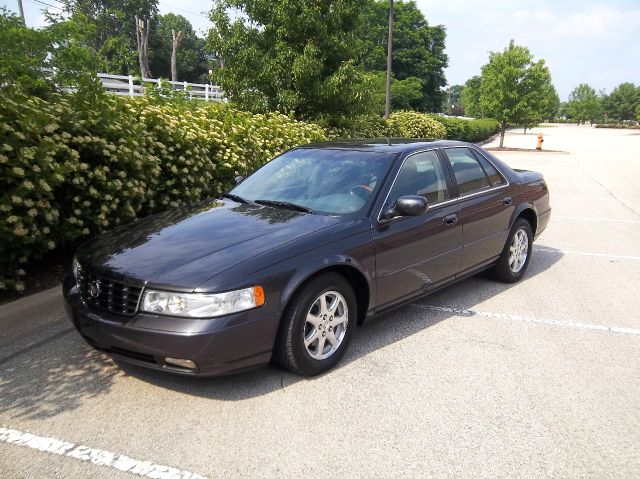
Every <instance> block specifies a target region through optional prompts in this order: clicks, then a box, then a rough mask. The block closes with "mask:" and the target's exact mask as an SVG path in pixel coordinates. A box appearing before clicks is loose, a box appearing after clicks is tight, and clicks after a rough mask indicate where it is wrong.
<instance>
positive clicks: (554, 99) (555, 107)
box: [542, 83, 560, 121]
mask: <svg viewBox="0 0 640 479" xmlns="http://www.w3.org/2000/svg"><path fill="white" fill-rule="evenodd" d="M559 112H560V96H559V95H558V92H557V91H556V88H555V87H554V86H553V84H551V83H550V84H549V89H548V91H547V107H546V108H545V110H544V112H543V115H542V119H543V120H546V121H554V120H555V119H556V118H557V117H558V113H559Z"/></svg>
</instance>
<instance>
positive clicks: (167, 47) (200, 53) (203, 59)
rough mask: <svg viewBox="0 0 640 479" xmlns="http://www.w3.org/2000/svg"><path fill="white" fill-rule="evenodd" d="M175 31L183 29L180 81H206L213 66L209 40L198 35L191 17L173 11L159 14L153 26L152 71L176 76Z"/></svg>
mask: <svg viewBox="0 0 640 479" xmlns="http://www.w3.org/2000/svg"><path fill="white" fill-rule="evenodd" d="M172 31H176V32H180V44H179V48H178V51H177V55H176V69H177V74H178V80H180V81H188V82H193V83H199V82H203V81H206V78H207V74H208V70H209V65H208V61H207V56H206V52H205V40H204V39H203V38H200V37H198V36H197V35H196V32H195V31H194V29H193V26H192V25H191V23H190V22H189V20H187V19H186V18H185V17H183V16H182V15H175V14H173V13H167V14H166V15H158V16H157V17H156V22H155V24H154V25H153V26H152V30H151V36H150V38H149V48H150V50H151V51H150V54H149V63H150V65H151V71H152V72H153V73H154V75H156V77H158V78H171V77H172V72H171V56H172V52H173V34H172Z"/></svg>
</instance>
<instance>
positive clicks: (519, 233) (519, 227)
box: [491, 218, 533, 283]
mask: <svg viewBox="0 0 640 479" xmlns="http://www.w3.org/2000/svg"><path fill="white" fill-rule="evenodd" d="M532 247H533V231H532V230H531V225H530V224H529V222H528V221H527V220H525V219H523V218H519V219H518V220H516V222H515V223H514V224H513V227H512V228H511V231H510V232H509V237H508V238H507V242H506V244H505V246H504V249H503V250H502V254H501V255H500V259H498V262H497V263H496V265H495V266H494V267H493V269H492V270H491V274H492V276H493V277H494V278H495V279H497V280H498V281H502V282H503V283H515V282H517V281H520V279H521V278H522V277H523V276H524V273H525V272H526V271H527V268H528V267H529V261H530V260H531V250H532Z"/></svg>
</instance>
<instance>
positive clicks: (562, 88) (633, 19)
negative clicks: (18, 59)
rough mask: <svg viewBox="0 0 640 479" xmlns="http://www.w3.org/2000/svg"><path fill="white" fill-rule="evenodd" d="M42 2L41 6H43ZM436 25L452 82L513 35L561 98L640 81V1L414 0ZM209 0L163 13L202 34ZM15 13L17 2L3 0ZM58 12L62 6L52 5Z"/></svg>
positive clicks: (30, 0) (27, 2) (33, 16)
mask: <svg viewBox="0 0 640 479" xmlns="http://www.w3.org/2000/svg"><path fill="white" fill-rule="evenodd" d="M39 2H40V3H39ZM41 2H44V3H48V4H50V5H53V6H55V5H59V4H58V2H57V1H56V0H23V4H24V8H25V16H26V20H27V24H28V25H29V26H35V27H37V26H41V25H43V24H44V16H43V15H42V12H41V9H42V8H47V7H44V6H43V5H42V4H41ZM416 3H417V4H418V7H419V8H420V10H422V12H423V13H424V15H425V17H426V18H427V20H428V22H429V23H430V24H431V25H439V24H441V25H445V26H446V27H447V40H446V52H447V54H448V56H449V67H448V68H447V69H446V72H445V73H446V77H447V80H448V82H449V84H450V85H453V84H463V83H464V82H465V81H466V80H467V79H469V78H470V77H472V76H473V75H477V74H479V73H480V68H481V67H482V65H483V64H485V63H486V62H487V60H488V55H489V52H491V51H502V50H503V49H504V48H505V47H506V46H507V45H508V44H509V40H510V39H514V40H515V42H516V43H517V44H518V45H524V46H526V47H528V48H529V50H530V51H531V53H532V54H533V55H534V56H535V58H536V59H540V58H543V59H545V61H546V63H547V65H548V67H549V69H550V71H551V75H552V78H553V82H554V84H555V86H556V88H557V90H558V93H559V94H560V98H561V99H562V100H566V99H567V96H568V95H569V93H570V92H571V90H573V88H574V87H575V86H577V85H578V84H579V83H588V84H590V85H591V86H592V87H593V88H595V89H596V90H598V91H599V90H605V91H606V92H607V93H609V92H611V90H613V89H614V88H615V87H616V86H617V85H618V84H620V83H622V82H625V81H628V82H632V83H635V84H636V85H638V84H640V0H599V1H598V0H596V1H589V0H586V1H585V0H538V1H536V2H533V1H521V0H477V1H473V0H445V1H443V0H416ZM211 4H212V2H210V1H208V0H163V1H161V2H160V5H159V7H160V12H161V13H167V12H173V13H176V14H181V15H184V16H185V17H186V18H188V19H189V20H190V21H191V23H192V24H193V26H194V28H195V29H196V31H198V32H200V33H201V34H204V32H205V31H206V30H207V29H208V27H209V26H210V22H209V20H208V19H207V18H206V15H203V12H204V11H206V10H208V9H209V8H210V5H211ZM0 6H5V7H6V8H8V9H10V10H13V11H17V0H0ZM52 11H56V10H55V9H52Z"/></svg>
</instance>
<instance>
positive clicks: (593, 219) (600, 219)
mask: <svg viewBox="0 0 640 479" xmlns="http://www.w3.org/2000/svg"><path fill="white" fill-rule="evenodd" d="M553 217H554V218H560V219H565V220H577V221H610V222H614V223H640V220H619V219H615V218H593V217H590V216H562V215H554V216H553Z"/></svg>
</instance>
